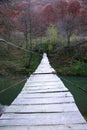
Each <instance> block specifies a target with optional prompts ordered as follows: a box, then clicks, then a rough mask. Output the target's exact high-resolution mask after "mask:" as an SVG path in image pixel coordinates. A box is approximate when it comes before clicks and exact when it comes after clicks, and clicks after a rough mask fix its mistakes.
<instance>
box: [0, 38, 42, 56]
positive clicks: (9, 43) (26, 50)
mask: <svg viewBox="0 0 87 130" xmlns="http://www.w3.org/2000/svg"><path fill="white" fill-rule="evenodd" d="M0 41H2V42H4V43H5V44H8V45H11V46H14V47H16V48H19V49H21V50H24V51H25V52H30V53H35V54H39V53H37V52H34V51H31V50H28V49H24V48H22V47H19V46H17V45H15V44H13V43H11V42H7V41H6V40H4V39H0ZM39 55H40V56H42V55H41V54H39Z"/></svg>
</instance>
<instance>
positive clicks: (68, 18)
mask: <svg viewBox="0 0 87 130" xmlns="http://www.w3.org/2000/svg"><path fill="white" fill-rule="evenodd" d="M62 4H63V3H62ZM64 4H65V3H64ZM60 7H61V6H60ZM80 7H81V6H80V3H79V1H77V0H73V1H69V2H68V5H67V8H65V14H64V15H62V18H60V21H59V22H58V28H59V29H60V31H61V32H62V33H63V34H65V36H66V39H67V46H68V47H70V38H71V36H72V34H73V33H75V31H76V30H77V28H78V22H77V21H78V15H79V12H80Z"/></svg>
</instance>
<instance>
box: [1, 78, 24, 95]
mask: <svg viewBox="0 0 87 130" xmlns="http://www.w3.org/2000/svg"><path fill="white" fill-rule="evenodd" d="M26 80H27V78H25V79H23V80H21V81H18V82H17V83H15V84H14V85H12V86H9V87H7V88H5V89H3V90H1V91H0V94H1V93H4V92H5V91H7V90H9V89H11V88H13V87H16V85H18V84H20V83H22V82H24V81H26Z"/></svg>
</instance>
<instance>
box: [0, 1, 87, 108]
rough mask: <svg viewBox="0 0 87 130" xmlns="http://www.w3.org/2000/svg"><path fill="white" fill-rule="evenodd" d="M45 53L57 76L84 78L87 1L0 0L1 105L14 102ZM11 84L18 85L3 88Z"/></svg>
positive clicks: (86, 75)
mask: <svg viewBox="0 0 87 130" xmlns="http://www.w3.org/2000/svg"><path fill="white" fill-rule="evenodd" d="M44 52H46V53H47V55H48V57H49V60H50V62H51V65H52V66H53V67H54V69H55V70H56V72H57V74H58V75H63V76H65V75H67V76H68V75H69V76H71V75H72V76H83V77H85V78H87V1H86V0H54V1H53V0H1V1H0V90H1V91H0V93H1V94H0V97H1V99H0V100H1V101H0V102H1V103H2V104H7V105H9V104H10V103H11V102H12V101H13V99H14V98H15V97H16V96H17V94H18V93H19V92H20V91H21V89H22V87H23V85H24V81H26V78H27V77H28V76H29V75H30V74H31V73H32V72H33V71H34V70H35V69H36V67H37V66H38V64H39V63H40V60H41V58H42V55H43V53H44ZM19 83H20V84H21V85H20V84H19ZM13 84H14V86H17V85H18V86H19V87H15V88H14V90H13V89H12V88H11V89H10V92H9V91H8V90H6V92H5V90H3V89H6V87H7V88H8V87H9V86H12V85H13ZM9 88H10V87H9ZM13 91H15V93H16V95H15V94H13ZM2 92H4V93H3V94H2ZM10 93H12V94H13V97H12V95H11V94H10ZM6 95H8V97H6ZM3 96H4V100H3V98H2V97H3ZM86 107H87V106H86Z"/></svg>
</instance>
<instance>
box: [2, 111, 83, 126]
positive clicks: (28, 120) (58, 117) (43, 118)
mask: <svg viewBox="0 0 87 130" xmlns="http://www.w3.org/2000/svg"><path fill="white" fill-rule="evenodd" d="M15 116H16V118H15ZM18 117H19V119H18ZM84 123H86V122H85V121H84V119H83V117H82V116H81V114H80V113H79V112H65V113H46V114H44V113H39V114H22V115H20V114H19V115H17V114H16V115H14V117H13V118H12V119H10V120H4V119H3V120H0V126H13V125H15V126H19V125H20V126H27V125H28V126H31V125H34V126H35V125H56V124H57V125H58V124H59V125H62V124H84Z"/></svg>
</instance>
